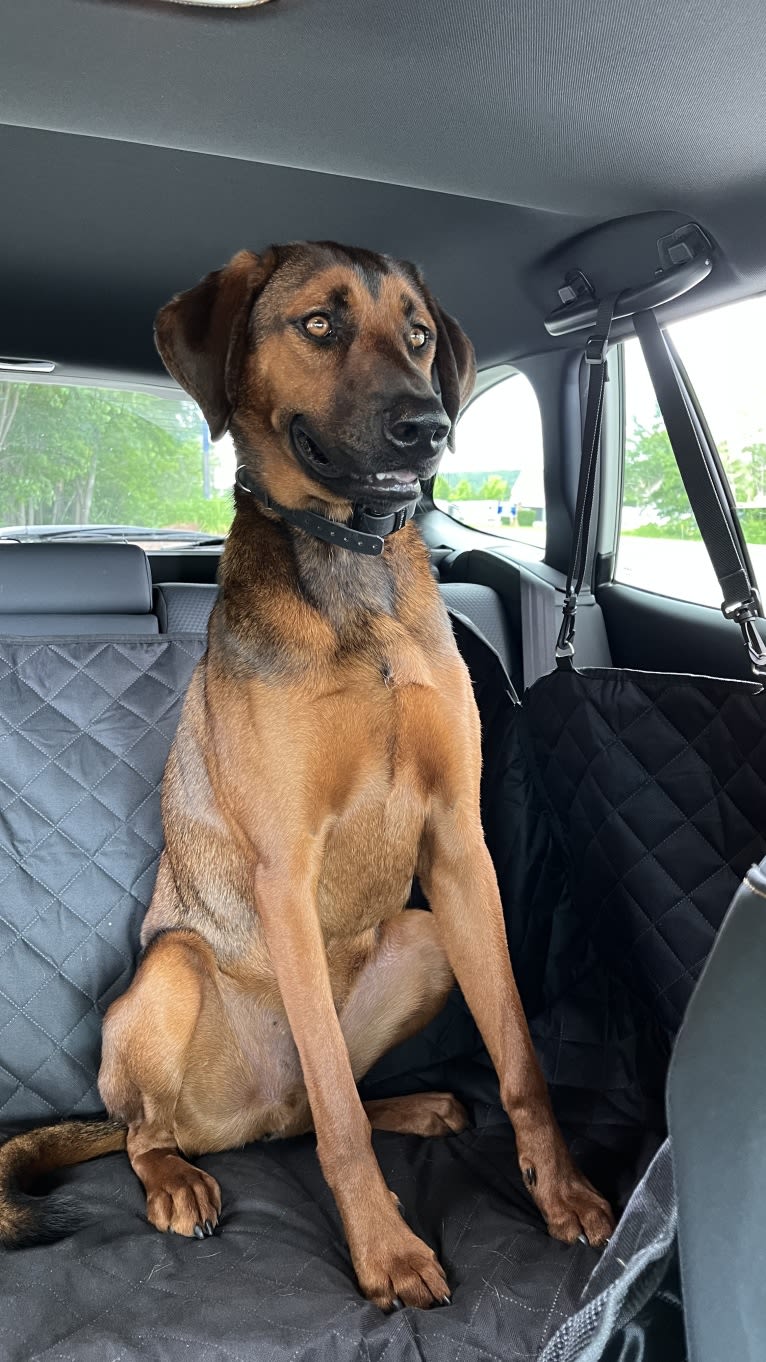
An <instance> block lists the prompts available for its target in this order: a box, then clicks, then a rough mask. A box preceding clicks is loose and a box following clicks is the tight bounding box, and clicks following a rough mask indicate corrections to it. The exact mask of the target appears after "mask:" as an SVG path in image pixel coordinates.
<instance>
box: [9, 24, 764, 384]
mask: <svg viewBox="0 0 766 1362" xmlns="http://www.w3.org/2000/svg"><path fill="white" fill-rule="evenodd" d="M0 34H2V46H1V47H0V174H1V175H2V198H3V208H2V213H1V214H0V292H1V293H2V299H3V302H2V309H0V351H2V352H3V353H6V354H9V353H10V354H16V355H19V354H22V355H23V354H28V355H45V356H46V357H50V358H53V359H56V360H58V361H59V362H60V363H62V364H63V365H64V366H69V367H72V368H77V367H78V366H80V367H83V368H85V367H88V366H90V367H98V368H105V369H119V370H121V371H124V372H136V373H143V374H150V373H151V372H152V371H155V372H156V367H157V364H158V361H157V360H156V357H155V356H154V353H153V348H152V343H151V320H152V316H153V314H154V311H155V310H156V308H157V307H158V306H159V305H160V304H161V303H162V302H163V301H164V300H165V299H166V298H167V297H168V296H169V295H170V294H171V293H172V292H174V291H175V290H177V289H179V288H182V287H185V286H187V285H188V284H191V283H192V282H194V281H195V280H196V279H197V278H198V277H199V276H200V275H201V274H203V273H205V272H206V271H207V270H208V269H210V268H213V267H215V266H216V265H218V264H220V263H221V262H222V261H223V260H224V259H226V258H227V257H228V255H229V254H231V253H232V252H233V251H235V250H237V249H238V248H240V247H241V246H243V245H249V246H252V247H254V248H256V249H257V248H258V247H260V246H263V245H265V244H267V243H268V242H269V241H273V240H286V239H295V238H302V237H309V238H312V237H314V238H323V237H334V238H336V239H340V240H344V239H345V240H350V241H352V242H354V243H357V244H362V245H365V246H368V247H371V248H374V249H380V250H386V251H389V252H391V253H393V254H395V255H402V256H404V257H408V258H414V259H416V260H417V261H418V262H419V263H420V264H421V265H422V266H423V267H424V268H425V270H426V271H427V273H428V276H429V279H430V281H431V283H432V285H433V287H434V289H435V291H436V292H438V293H439V294H440V296H441V298H442V301H443V302H444V303H445V304H446V305H447V306H448V307H449V308H450V309H451V310H452V311H454V312H455V313H456V314H457V315H458V316H459V317H460V319H461V320H462V321H463V323H464V325H465V326H466V328H467V329H468V330H469V332H470V333H471V334H472V336H473V338H474V340H475V342H476V345H477V350H478V352H479V356H480V360H481V362H482V363H484V364H488V363H493V362H497V361H500V360H503V359H508V358H510V359H512V358H514V357H518V356H519V355H523V354H525V353H531V352H534V351H537V350H540V349H543V348H545V347H546V346H547V345H551V344H553V342H551V341H550V339H549V338H548V337H547V336H546V333H545V330H544V327H543V324H542V318H543V316H544V314H545V312H546V311H548V310H550V309H551V308H552V307H554V306H555V305H556V303H557V301H558V300H557V296H556V287H557V285H558V284H560V283H561V279H562V277H563V273H564V271H565V269H567V268H571V267H572V266H575V265H579V266H580V267H582V268H585V267H586V265H587V269H588V271H589V273H590V275H591V277H592V279H593V282H594V284H595V285H596V286H597V288H598V289H599V291H602V290H605V289H606V288H613V287H620V286H628V285H630V284H636V283H640V282H642V281H643V280H644V278H646V277H651V274H652V272H653V270H654V269H655V268H656V266H657V257H656V247H655V242H656V238H657V236H658V235H660V234H661V233H662V232H664V231H669V230H671V229H672V228H673V227H675V226H678V225H680V224H681V223H682V222H684V221H688V220H696V221H697V222H699V223H701V225H702V226H703V227H704V228H705V230H706V231H707V232H708V234H709V235H710V236H711V238H712V239H713V241H714V243H715V247H716V268H715V270H714V272H713V276H712V277H711V280H710V281H709V282H708V283H707V284H705V285H703V286H702V288H701V289H700V290H699V291H698V292H697V294H696V295H695V306H701V305H703V304H704V305H709V304H710V303H711V302H714V301H718V300H720V299H723V298H727V297H734V296H738V295H739V294H742V293H745V292H756V291H760V290H761V289H764V288H766V250H765V249H764V237H763V230H762V223H763V220H764V210H766V101H765V100H764V97H763V93H764V77H763V72H764V69H765V68H766V7H765V6H764V5H763V0H729V2H728V3H726V0H694V2H693V0H676V3H675V4H673V5H669V4H667V3H666V0H634V3H633V4H631V5H628V4H625V3H616V0H613V2H612V3H611V4H609V3H605V2H604V0H463V3H458V2H457V0H440V3H436V0H418V3H416V4H413V3H412V0H272V2H271V3H269V4H265V5H262V6H259V7H257V8H255V9H249V10H235V11H230V12H226V11H223V12H221V11H212V10H207V9H203V8H199V7H196V6H186V5H179V4H173V5H168V4H164V3H161V2H160V0H140V2H139V0H135V2H134V0H24V3H23V4H19V3H18V0H0ZM594 228H599V229H600V230H599V231H597V232H596V234H595V235H593V229H594Z"/></svg>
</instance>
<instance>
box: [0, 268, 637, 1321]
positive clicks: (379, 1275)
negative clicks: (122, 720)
mask: <svg viewBox="0 0 766 1362" xmlns="http://www.w3.org/2000/svg"><path fill="white" fill-rule="evenodd" d="M157 343H158V346H159V350H160V353H161V355H162V357H163V359H164V361H165V363H166V365H167V367H168V369H169V370H170V372H171V374H173V375H174V376H175V377H176V378H177V379H178V381H179V382H180V383H181V384H182V385H183V386H184V387H185V388H186V389H187V391H188V392H189V393H190V394H191V395H192V396H193V397H194V398H195V399H196V401H197V402H198V403H199V405H200V406H201V408H202V411H203V412H204V414H205V416H206V417H207V420H208V422H209V425H210V429H211V432H212V434H213V437H214V438H215V437H218V436H220V435H221V434H222V433H223V432H224V431H225V430H226V429H227V428H228V427H229V426H230V427H231V430H232V434H233V437H234V441H235V445H236V448H237V451H238V455H239V459H240V464H241V467H240V470H239V474H238V484H239V485H238V488H237V491H236V508H237V509H236V516H235V519H234V523H233V526H232V529H231V533H230V535H229V538H228V542H227V545H226V549H225V552H224V555H223V560H222V564H221V587H222V592H221V597H220V600H219V603H218V604H217V605H216V607H215V610H214V612H213V615H212V617H211V621H210V629H209V643H208V651H207V653H206V655H205V657H204V658H203V659H202V661H201V662H200V664H199V666H198V667H197V670H196V672H195V674H194V676H193V678H192V681H191V685H190V687H189V692H188V695H187V698H186V702H185V705H184V709H183V714H182V718H181V722H180V725H179V728H178V732H177V734H176V738H175V742H174V744H173V748H172V751H171V754H170V758H169V761H168V765H167V770H166V774H165V781H164V785H163V799H162V807H163V818H164V828H165V841H166V846H165V851H164V853H163V856H162V859H161V862H160V867H159V872H158V876H157V884H156V888H155V892H154V897H153V899H152V903H151V906H150V908H149V912H148V914H147V917H146V920H145V922H144V926H143V932H142V944H143V945H144V947H145V953H144V956H143V959H142V961H141V963H140V965H139V967H138V971H137V973H136V976H135V979H134V981H133V983H132V984H131V986H130V988H129V989H128V991H127V993H125V994H124V996H123V997H122V998H120V999H119V1000H118V1001H117V1002H116V1003H114V1004H113V1006H112V1007H111V1008H110V1009H109V1012H108V1014H107V1016H106V1020H105V1023H104V1043H103V1061H102V1065H101V1072H100V1076H99V1086H100V1090H101V1094H102V1096H103V1099H104V1103H105V1106H106V1108H107V1111H108V1112H109V1114H110V1117H111V1118H112V1120H111V1121H110V1122H106V1123H95V1124H92V1123H82V1122H71V1123H66V1124H64V1125H62V1126H59V1127H51V1128H47V1129H45V1130H42V1131H34V1132H32V1133H31V1134H29V1135H26V1136H21V1137H18V1138H16V1139H14V1140H12V1141H10V1142H9V1143H8V1144H6V1145H5V1146H4V1147H3V1149H2V1150H1V1151H0V1233H1V1234H2V1236H3V1238H4V1239H5V1241H6V1242H8V1243H19V1242H29V1241H30V1240H32V1239H35V1238H37V1239H39V1238H41V1237H44V1236H46V1235H47V1236H48V1237H50V1236H52V1235H55V1234H57V1233H59V1232H61V1228H62V1227H61V1226H59V1225H56V1224H55V1223H54V1224H51V1223H50V1221H49V1220H46V1219H45V1214H44V1212H43V1213H42V1214H41V1213H40V1212H39V1211H38V1210H37V1209H33V1208H34V1206H35V1203H33V1202H32V1201H31V1200H30V1198H28V1197H25V1196H24V1194H23V1193H22V1192H21V1191H20V1190H19V1188H20V1186H21V1185H23V1184H24V1182H25V1181H26V1180H27V1179H28V1178H29V1177H30V1176H31V1175H32V1174H34V1173H39V1172H41V1171H43V1170H49V1169H51V1168H55V1167H57V1166H61V1165H63V1164H65V1163H75V1162H79V1161H81V1160H83V1159H87V1158H91V1157H93V1156H95V1155H96V1154H99V1153H105V1152H107V1151H109V1150H113V1149H120V1148H125V1147H127V1151H128V1155H129V1157H130V1161H131V1164H132V1165H133V1168H134V1169H135V1171H136V1173H137V1174H138V1176H139V1178H140V1179H141V1181H142V1182H143V1184H144V1187H145V1188H146V1196H147V1214H148V1217H149V1220H150V1221H151V1222H152V1224H154V1225H156V1226H157V1227H158V1229H161V1230H174V1231H175V1232H176V1233H178V1234H185V1235H191V1234H196V1235H198V1236H202V1235H203V1234H204V1233H212V1230H213V1227H214V1226H215V1224H216V1221H217V1219H218V1214H219V1211H220V1205H221V1198H220V1192H219V1189H218V1186H217V1184H216V1183H215V1182H214V1180H213V1178H212V1177H210V1176H209V1175H208V1174H206V1173H203V1172H201V1171H200V1170H199V1169H197V1168H195V1167H193V1165H192V1164H190V1163H188V1162H187V1157H191V1156H194V1155H199V1154H203V1153H209V1152H212V1151H214V1150H223V1149H229V1148H231V1147H233V1146H237V1145H243V1144H245V1143H246V1142H247V1141H249V1140H257V1139H260V1138H263V1137H265V1136H273V1135H280V1136H286V1135H293V1134H297V1133H299V1132H304V1131H307V1130H310V1129H311V1128H312V1126H313V1128H314V1130H315V1131H316V1137H317V1150H318V1154H319V1159H320V1162H321V1165H322V1169H323V1171H324V1174H325V1176H326V1178H327V1181H328V1183H329V1184H330V1187H331V1188H332V1190H333V1192H334V1194H335V1199H336V1201H337V1204H338V1209H339V1211H340V1214H341V1217H342V1220H343V1225H344V1228H345V1232H346V1236H347V1239H348V1243H349V1247H350V1250H351V1256H352V1259H353V1263H354V1267H355V1269H356V1274H357V1277H358V1280H359V1284H360V1286H361V1289H362V1291H363V1292H364V1294H365V1295H366V1296H368V1297H369V1298H370V1300H373V1301H375V1302H377V1303H378V1304H379V1305H380V1306H383V1307H390V1306H391V1305H392V1303H393V1302H394V1300H395V1298H397V1297H398V1298H399V1299H400V1300H401V1301H402V1302H404V1303H405V1304H408V1305H416V1306H427V1305H431V1304H433V1303H434V1302H440V1301H444V1300H447V1299H448V1298H449V1288H448V1286H447V1283H446V1280H445V1277H444V1273H443V1271H442V1268H441V1267H440V1265H439V1263H438V1261H437V1259H436V1258H435V1256H434V1254H433V1253H432V1252H431V1250H430V1249H429V1248H428V1247H427V1246H426V1244H424V1243H422V1242H421V1240H419V1239H418V1238H416V1236H415V1235H414V1234H413V1233H412V1231H411V1230H410V1229H408V1227H407V1225H406V1224H405V1222H404V1220H403V1219H402V1217H401V1215H400V1213H399V1211H398V1209H397V1206H396V1204H395V1199H394V1198H393V1197H392V1194H391V1193H390V1192H389V1190H388V1188H387V1187H386V1184H385V1182H384V1180H383V1177H382V1174H381V1171H380V1168H379V1166H378V1164H377V1162H376V1159H375V1156H374V1154H373V1150H372V1145H371V1140H370V1128H371V1126H372V1127H375V1128H378V1129H384V1130H395V1131H403V1132H408V1133H415V1134H419V1135H440V1134H445V1133H447V1132H448V1131H455V1130H460V1129H462V1127H463V1126H464V1124H465V1119H466V1117H465V1113H464V1111H463V1109H462V1107H461V1106H460V1104H459V1103H458V1102H457V1101H456V1100H455V1099H454V1098H453V1097H452V1096H450V1095H449V1094H445V1093H419V1094H417V1095H416V1096H412V1097H402V1098H398V1099H392V1100H384V1101H377V1102H367V1103H362V1101H361V1100H360V1098H359V1095H358V1092H357V1087H356V1082H357V1080H358V1079H359V1078H361V1076H362V1075H363V1074H364V1073H365V1072H366V1071H367V1069H369V1068H370V1066H371V1065H372V1064H373V1063H374V1062H375V1060H376V1059H378V1057H379V1056H380V1055H382V1054H383V1053H384V1052H385V1051H386V1050H388V1049H389V1048H390V1047H391V1046H393V1045H395V1044H397V1043H398V1042H399V1041H402V1040H404V1039H405V1038H406V1037H407V1036H410V1035H412V1034H413V1033H414V1032H416V1031H418V1030H419V1029H420V1028H421V1027H422V1026H424V1025H425V1023H426V1022H428V1021H429V1020H430V1018H432V1017H433V1016H434V1015H435V1014H436V1013H437V1012H438V1011H439V1009H440V1008H441V1007H442V1005H443V1003H444V1001H445V999H446V997H447V993H448V991H449V989H450V987H451V985H452V983H453V972H454V975H455V976H456V977H457V980H458V982H459V984H460V986H461V988H462V990H463V993H464V995H465V998H466V1001H467V1003H468V1006H469V1007H470V1009H471V1011H472V1013H473V1015H474V1017H475V1019H476V1021H477V1023H478V1026H479V1029H480V1031H481V1033H482V1036H483V1037H484V1040H485V1042H486V1045H487V1049H488V1050H489V1053H490V1055H491V1057H492V1060H493V1062H494V1065H495V1067H496V1069H497V1073H498V1076H499V1080H500V1091H501V1096H502V1100H503V1104H504V1106H505V1110H506V1111H507V1113H508V1115H509V1117H510V1119H511V1121H512V1122H513V1126H514V1129H515V1132H516V1140H517V1146H518V1158H519V1163H520V1166H521V1169H522V1172H523V1175H524V1178H525V1180H526V1183H527V1186H528V1187H529V1190H530V1192H531V1194H532V1196H533V1197H534V1199H535V1201H536V1202H537V1205H538V1206H539V1208H540V1210H541V1211H542V1213H543V1215H544V1216H545V1219H546V1220H547V1222H548V1227H549V1230H550V1232H551V1233H552V1234H554V1235H555V1236H556V1237H557V1238H560V1239H563V1240H565V1241H567V1242H571V1241H573V1240H575V1239H577V1237H578V1236H579V1235H580V1234H581V1233H583V1232H584V1233H585V1235H586V1236H587V1238H588V1239H589V1241H590V1242H591V1243H592V1244H601V1243H603V1241H604V1240H605V1239H606V1237H607V1236H608V1235H609V1233H610V1231H611V1228H612V1217H611V1214H610V1211H609V1207H608V1206H607V1204H606V1202H605V1201H604V1200H603V1199H602V1198H601V1197H600V1196H599V1195H598V1194H597V1193H596V1192H595V1191H594V1189H593V1188H592V1187H591V1186H590V1184H589V1183H588V1182H587V1181H586V1180H585V1179H584V1178H583V1177H582V1176H581V1174H580V1173H579V1172H578V1171H577V1170H576V1168H575V1167H574V1166H573V1164H572V1161H571V1159H570V1156H569V1153H568V1151H567V1149H566V1146H565V1144H564V1142H563V1139H562V1137H561V1134H560V1132H559V1130H558V1128H557V1126H556V1123H555V1120H554V1117H553V1114H552V1111H551V1107H550V1103H549V1098H548V1094H547V1091H546V1087H545V1084H544V1081H543V1078H542V1075H541V1073H540V1070H539V1068H538V1065H537V1061H536V1058H535V1055H534V1052H533V1049H532V1045H531V1042H530V1038H529V1034H528V1031H527V1027H526V1023H525V1019H524V1016H523V1013H522V1009H521V1005H520V1002H519V997H518V993H517V991H516V985H515V982H514V978H513V973H512V970H511V964H510V960H509V957H508V948H507V943H506V936H505V930H504V923H503V915H502V910H501V904H500V896H499V893H498V888H497V883H496V879H495V874H494V871H493V868H492V864H491V861H490V858H489V855H488V852H487V850H486V847H485V844H484V838H483V835H482V828H481V823H480V819H479V778H480V743H479V738H480V734H479V720H478V715H477V711H476V706H475V703H474V699H473V694H472V690H471V684H470V681H469V678H468V674H467V671H466V668H465V666H464V664H463V662H462V661H461V659H460V657H459V655H458V652H457V649H456V647H455V643H454V641H453V636H452V631H451V629H450V625H449V621H448V619H447V616H446V613H445V610H444V608H443V605H442V603H441V601H440V597H439V593H438V590H437V588H436V584H435V583H434V581H433V579H432V576H431V572H430V570H429V563H428V556H427V553H426V550H425V548H424V545H423V543H422V541H421V539H420V536H419V534H418V532H417V530H416V529H415V528H414V526H413V525H411V524H408V525H405V526H404V527H402V521H403V520H404V519H405V516H406V514H408V513H409V512H410V511H411V509H412V508H413V507H414V504H415V501H416V499H417V495H418V492H419V483H420V482H422V481H424V480H426V479H428V478H430V477H431V476H432V474H433V473H434V471H435V469H436V467H437V464H438V461H439V457H440V455H441V453H442V451H443V449H444V446H445V444H446V442H447V439H448V437H449V435H450V433H451V431H452V429H453V426H454V421H455V418H456V417H457V414H458V411H459V408H460V405H461V403H463V402H465V400H466V399H467V398H468V396H469V395H470V392H471V389H472V387H473V382H474V377H475V370H474V360H473V351H472V348H471V346H470V344H469V342H468V341H467V340H466V338H465V336H464V335H463V333H462V331H461V330H460V328H459V327H458V325H457V324H456V322H454V321H453V320H452V318H450V317H449V316H447V315H446V314H445V313H444V312H443V311H442V310H441V308H440V307H439V306H438V305H437V303H436V302H435V300H434V299H433V298H432V296H431V294H430V293H429V292H428V290H427V288H426V287H425V285H424V283H423V280H422V278H421V277H420V275H419V273H417V271H416V270H414V268H413V267H412V266H410V265H407V264H402V263H400V262H396V261H393V260H390V259H388V258H385V257H381V256H377V255H371V254H369V253H367V252H362V251H357V250H351V249H346V248H342V247H338V246H334V245H328V244H311V245H306V244H303V245H291V246H287V247H278V248H272V249H270V250H268V251H267V252H266V253H265V254H264V255H263V256H261V257H258V256H256V255H252V254H250V253H249V252H242V253H241V254H239V255H237V256H235V258H234V259H233V260H232V261H231V263H230V264H229V265H228V266H227V267H226V268H225V269H223V270H220V271H218V272H216V273H214V274H211V275H209V276H208V278H207V279H205V280H204V281H203V282H202V283H201V284H199V285H197V287H196V288H193V289H191V290H190V291H189V292H188V293H184V294H181V295H180V296H179V297H177V298H175V299H174V300H173V301H172V302H170V303H169V304H168V305H167V306H166V307H165V308H163V309H162V311H161V312H160V314H159V317H158V320H157ZM434 380H438V385H439V394H440V395H439V396H437V395H436V392H435V389H434V386H433V382H434ZM306 512H309V513H310V514H309V515H308V516H306V515H305V513H306ZM312 513H313V514H312ZM352 516H353V520H351V518H352ZM386 517H389V519H386ZM350 521H351V524H349V522H350ZM387 529H388V530H391V529H393V530H395V532H393V533H391V534H390V535H389V536H388V537H386V538H385V539H382V538H381V537H380V535H379V536H378V538H377V540H376V541H375V542H374V543H373V542H371V541H372V536H373V534H374V532H375V531H376V530H377V531H380V532H384V531H385V530H387ZM368 541H370V542H368ZM346 545H350V547H347V546H346ZM375 547H377V548H381V547H382V552H381V553H378V554H377V556H376V555H373V554H370V553H369V552H368V550H369V549H370V548H375ZM360 550H362V551H360ZM414 875H418V876H419V878H420V881H421V883H422V886H423V888H424V890H425V893H426V895H427V897H428V901H429V903H430V906H431V910H432V911H431V912H430V913H428V912H421V911H417V910H409V911H406V912H405V911H403V910H404V906H405V904H406V903H407V901H408V896H409V893H410V888H411V884H412V879H413V876H414ZM38 1204H39V1203H38Z"/></svg>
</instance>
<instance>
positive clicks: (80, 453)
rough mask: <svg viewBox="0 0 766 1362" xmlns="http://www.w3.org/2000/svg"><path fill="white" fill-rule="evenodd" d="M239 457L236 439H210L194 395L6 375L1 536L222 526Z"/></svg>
mask: <svg viewBox="0 0 766 1362" xmlns="http://www.w3.org/2000/svg"><path fill="white" fill-rule="evenodd" d="M234 463H235V460H234V451H233V448H232V446H231V442H230V441H229V440H228V439H224V440H222V441H220V442H219V443H218V444H215V445H213V444H211V441H210V438H209V433H208V429H207V426H206V424H205V421H204V419H203V417H202V415H201V413H200V411H199V409H198V407H197V406H196V405H195V403H194V402H192V401H191V400H190V399H189V398H186V397H182V396H180V395H179V396H175V395H173V394H172V393H171V394H170V395H169V396H164V395H162V394H161V393H160V392H159V391H157V392H145V391H141V392H134V391H130V390H127V389H117V388H102V387H85V386H77V385H74V384H70V385H63V384H54V383H17V382H10V381H4V382H0V535H2V534H3V532H5V533H8V532H9V531H12V530H17V531H18V530H28V531H30V532H32V531H33V530H34V529H35V528H37V529H40V528H42V527H45V526H47V527H49V528H51V527H53V526H61V527H64V526H66V527H72V528H74V527H77V526H81V527H82V526H87V527H93V526H97V525H100V526H106V525H109V526H141V527H146V528H150V529H158V528H159V529H174V530H177V531H178V530H189V531H202V532H206V533H211V534H224V533H225V532H226V530H227V529H228V527H229V524H230V523H231V519H232V514H233V504H232V498H231V487H232V483H233V481H234ZM127 537H130V536H127ZM134 537H137V536H134Z"/></svg>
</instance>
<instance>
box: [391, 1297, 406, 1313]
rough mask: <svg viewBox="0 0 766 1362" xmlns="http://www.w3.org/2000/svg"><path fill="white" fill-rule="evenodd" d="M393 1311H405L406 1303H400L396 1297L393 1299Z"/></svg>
mask: <svg viewBox="0 0 766 1362" xmlns="http://www.w3.org/2000/svg"><path fill="white" fill-rule="evenodd" d="M391 1309H392V1310H403V1309H404V1302H403V1301H400V1300H399V1297H398V1296H394V1299H393V1300H392V1302H391Z"/></svg>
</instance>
